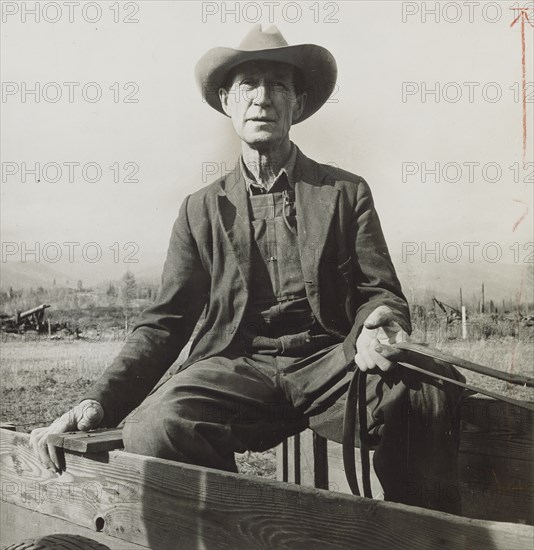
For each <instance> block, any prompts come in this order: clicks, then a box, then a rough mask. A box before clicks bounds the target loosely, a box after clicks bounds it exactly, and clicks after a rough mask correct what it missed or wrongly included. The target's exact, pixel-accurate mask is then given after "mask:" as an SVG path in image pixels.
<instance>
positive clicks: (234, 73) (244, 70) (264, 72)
mask: <svg viewBox="0 0 534 550" xmlns="http://www.w3.org/2000/svg"><path fill="white" fill-rule="evenodd" d="M294 72H295V67H294V66H293V65H290V64H289V63H280V62H279V61H246V62H245V63H241V64H239V65H237V66H236V67H234V68H233V69H232V70H231V71H230V74H229V75H228V81H229V83H230V84H232V83H233V82H235V81H236V80H237V79H243V78H246V77H256V78H257V77H264V78H266V79H269V80H271V79H273V78H275V79H283V80H285V79H288V80H291V81H292V80H293V74H294Z"/></svg>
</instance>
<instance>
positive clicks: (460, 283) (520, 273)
mask: <svg viewBox="0 0 534 550" xmlns="http://www.w3.org/2000/svg"><path fill="white" fill-rule="evenodd" d="M395 267H396V270H397V273H398V276H399V279H400V281H401V283H402V286H403V289H404V291H405V293H406V295H407V296H408V297H409V298H410V294H412V296H414V297H415V298H416V301H417V298H420V297H421V295H423V294H424V293H425V292H427V293H428V292H429V291H432V292H433V293H434V295H435V296H436V297H437V298H438V299H440V300H443V301H445V302H447V300H449V301H450V305H455V304H456V305H459V296H460V288H461V289H462V294H463V298H464V300H471V299H472V297H473V296H477V297H480V295H481V287H482V284H484V293H485V300H486V301H487V302H489V300H493V301H494V302H495V303H498V302H501V301H502V300H510V299H513V300H515V299H517V298H519V300H520V301H521V302H522V303H526V302H532V301H533V300H534V297H533V290H534V289H533V287H534V279H533V277H532V273H533V269H532V265H530V266H529V264H520V263H518V264H506V263H493V264H492V263H489V262H483V261H478V262H473V263H469V262H468V261H462V262H458V263H449V262H443V261H442V262H439V263H436V262H426V263H421V262H419V263H416V262H411V263H410V262H407V263H403V262H401V261H400V260H397V261H396V262H395Z"/></svg>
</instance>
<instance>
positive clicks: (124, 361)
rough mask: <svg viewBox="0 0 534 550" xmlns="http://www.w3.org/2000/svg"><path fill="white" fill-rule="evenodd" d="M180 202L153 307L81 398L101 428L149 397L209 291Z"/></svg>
mask: <svg viewBox="0 0 534 550" xmlns="http://www.w3.org/2000/svg"><path fill="white" fill-rule="evenodd" d="M188 201H189V197H188V198H186V200H185V201H184V203H183V205H182V207H181V209H180V214H179V216H178V219H177V220H176V222H175V224H174V226H173V230H172V234H171V239H170V243H169V249H168V252H167V259H166V261H165V265H164V268H163V274H162V279H161V286H160V289H159V292H158V295H157V298H156V301H155V303H154V304H153V305H151V306H150V307H148V308H147V309H146V310H145V311H144V312H143V313H142V315H141V318H140V319H139V321H138V322H137V324H136V325H135V327H134V329H133V331H132V333H131V334H130V335H129V336H128V339H127V341H126V343H125V344H124V346H123V348H122V350H121V351H120V353H119V355H118V356H117V357H116V358H115V360H114V361H113V362H112V364H111V365H110V366H109V367H108V368H107V370H106V371H104V373H103V374H102V376H101V377H100V379H99V380H97V382H96V383H95V384H94V385H93V386H92V387H91V388H90V390H89V392H88V393H87V394H86V395H85V396H84V397H83V399H95V400H96V401H98V402H100V403H101V404H102V406H103V407H104V412H105V416H104V420H103V422H102V424H101V425H102V426H107V427H111V426H116V425H117V424H118V423H119V422H120V421H121V420H122V419H123V418H124V417H125V416H126V415H127V414H128V413H130V412H131V411H132V410H133V409H134V408H135V407H137V406H138V405H139V404H140V403H141V401H142V400H143V399H144V398H145V397H146V396H147V395H148V393H149V392H150V390H151V389H152V388H153V387H154V386H155V384H156V383H157V381H158V380H159V379H160V378H161V376H162V375H163V374H164V373H165V371H166V370H167V369H168V368H169V367H170V366H171V365H172V364H173V362H174V361H175V360H176V358H177V357H178V355H179V354H180V352H181V350H182V348H183V347H184V346H185V345H186V343H187V342H188V340H189V338H190V337H191V334H192V332H193V329H194V328H195V325H196V323H197V321H198V319H199V317H200V314H201V313H202V310H203V308H204V305H205V303H206V301H207V296H208V292H209V275H208V273H207V272H206V270H205V269H204V268H203V266H202V263H201V260H200V255H199V250H198V246H197V243H196V242H195V240H194V238H193V236H192V234H191V228H190V222H189V219H188V212H187V210H188Z"/></svg>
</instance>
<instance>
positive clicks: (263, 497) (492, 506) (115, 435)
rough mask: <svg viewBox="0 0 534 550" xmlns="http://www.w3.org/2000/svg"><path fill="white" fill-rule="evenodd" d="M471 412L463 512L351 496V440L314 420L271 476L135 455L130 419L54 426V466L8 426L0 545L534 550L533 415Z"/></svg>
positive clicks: (501, 407)
mask: <svg viewBox="0 0 534 550" xmlns="http://www.w3.org/2000/svg"><path fill="white" fill-rule="evenodd" d="M463 417H464V420H463V427H462V443H461V451H460V471H461V487H462V495H461V496H462V505H463V513H464V516H463V517H460V516H455V515H451V514H445V513H438V512H434V511H430V510H425V509H422V508H417V507H412V506H405V505H402V504H395V503H390V502H385V501H380V500H371V499H368V498H364V497H356V496H353V495H352V494H347V493H348V492H349V491H348V487H347V483H346V480H345V477H344V472H343V467H342V461H341V458H340V457H341V451H340V449H341V445H340V443H339V442H336V441H333V440H329V439H327V438H325V437H322V436H320V435H318V434H317V433H315V432H313V431H311V430H307V431H305V432H303V433H301V434H300V435H298V436H296V437H294V438H291V439H289V440H287V441H286V442H284V444H283V445H280V446H279V448H277V461H278V464H277V477H278V480H277V481H274V480H266V479H263V478H258V477H254V476H244V475H238V474H231V473H225V472H221V471H217V470H212V469H209V468H201V467H197V466H191V465H186V464H181V463H177V462H172V461H168V460H161V459H156V458H149V457H143V456H137V455H133V454H130V453H126V452H124V451H122V450H120V449H121V446H122V439H121V432H120V430H105V431H95V432H90V433H72V434H64V435H61V436H55V437H56V439H55V444H56V446H57V447H60V448H62V449H63V456H64V461H65V470H64V472H63V473H62V474H56V473H52V472H50V471H49V470H47V469H45V468H44V467H43V466H42V465H41V464H40V463H39V461H38V460H37V459H36V457H35V456H34V454H33V453H32V451H31V449H30V447H29V436H28V435H27V434H25V433H18V432H16V431H14V430H13V428H12V427H9V426H5V427H4V428H3V429H1V430H0V435H1V451H0V466H1V485H2V503H1V504H2V507H1V517H2V533H1V544H2V547H5V546H8V545H10V544H14V543H17V542H19V541H21V540H22V539H30V538H39V537H42V536H43V535H49V534H53V533H63V534H70V535H78V536H84V537H87V538H89V539H92V540H93V541H98V542H99V543H101V544H104V545H106V546H107V547H109V548H111V549H114V550H115V549H117V550H120V549H125V550H126V549H128V550H133V549H136V548H151V549H154V550H171V549H172V550H176V549H193V548H194V549H210V550H211V549H240V548H243V549H247V550H250V549H261V548H266V549H273V548H274V549H291V550H293V549H299V548H302V549H306V550H309V549H315V548H317V549H327V548H358V549H367V548H369V549H373V550H380V549H389V548H395V549H410V550H414V549H415V550H419V549H420V550H426V549H433V548H446V549H462V550H467V549H470V550H474V549H480V548H482V549H487V550H492V549H502V550H512V549H529V550H531V549H532V548H533V546H534V527H532V525H533V524H534V498H533V495H534V492H533V479H534V475H533V474H534V471H533V469H534V462H533V457H532V453H533V434H532V425H533V424H532V420H533V419H532V413H531V412H530V411H526V410H522V409H518V408H516V407H513V406H511V405H508V404H505V403H501V402H498V401H495V400H492V399H487V398H479V397H471V398H469V399H467V400H466V402H465V405H464V414H463ZM327 435H328V434H327ZM373 488H374V491H373V494H375V495H378V494H379V492H380V487H379V484H378V480H377V479H376V478H374V479H373ZM60 539H61V540H63V542H62V544H63V546H58V548H78V549H79V548H90V546H84V545H83V544H81V543H79V542H76V543H72V546H69V544H70V543H67V542H65V541H66V540H67V538H65V537H60ZM58 540H59V539H58ZM38 547H39V546H38V545H37V544H35V545H34V546H31V545H29V546H20V548H38ZM42 547H45V546H42ZM95 547H97V546H95Z"/></svg>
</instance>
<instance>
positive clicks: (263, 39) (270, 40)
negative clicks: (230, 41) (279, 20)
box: [238, 25, 289, 51]
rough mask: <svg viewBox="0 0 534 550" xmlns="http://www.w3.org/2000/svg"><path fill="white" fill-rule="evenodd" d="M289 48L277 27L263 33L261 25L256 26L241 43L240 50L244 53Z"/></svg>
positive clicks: (272, 26)
mask: <svg viewBox="0 0 534 550" xmlns="http://www.w3.org/2000/svg"><path fill="white" fill-rule="evenodd" d="M284 46H289V44H288V42H287V41H286V39H285V38H284V37H283V36H282V34H281V33H280V31H279V30H278V28H277V27H276V26H275V25H271V26H270V27H269V28H268V29H267V30H265V31H262V30H261V25H255V26H254V27H253V28H252V29H251V30H250V32H249V33H248V34H247V35H246V36H245V38H244V39H243V40H242V41H241V44H239V46H238V48H239V49H240V50H243V51H254V50H270V49H272V48H283V47H284Z"/></svg>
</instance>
